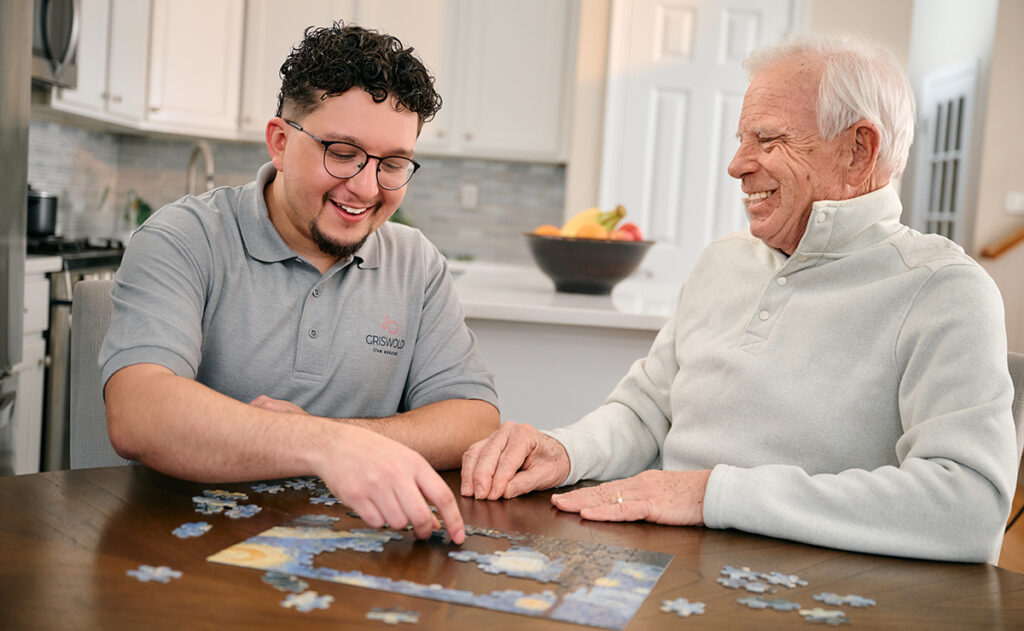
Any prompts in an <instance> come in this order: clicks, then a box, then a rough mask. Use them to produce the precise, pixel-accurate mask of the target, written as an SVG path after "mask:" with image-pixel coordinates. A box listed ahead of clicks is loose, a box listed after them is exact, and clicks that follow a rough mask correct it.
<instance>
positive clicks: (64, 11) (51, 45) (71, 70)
mask: <svg viewBox="0 0 1024 631" xmlns="http://www.w3.org/2000/svg"><path fill="white" fill-rule="evenodd" d="M32 3H33V5H34V10H33V14H34V15H33V20H32V82H33V83H37V84H41V85H54V86H59V87H62V88H73V87H75V85H76V84H77V83H78V63H77V60H76V53H77V52H78V33H79V30H80V26H81V25H80V21H81V18H82V7H81V0H33V2H32Z"/></svg>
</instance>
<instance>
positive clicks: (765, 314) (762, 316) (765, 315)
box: [757, 311, 772, 320]
mask: <svg viewBox="0 0 1024 631" xmlns="http://www.w3.org/2000/svg"><path fill="white" fill-rule="evenodd" d="M771 315H772V314H770V313H768V312H767V311H762V312H761V313H759V314H757V317H759V318H761V319H762V320H767V319H768V318H770V317H771Z"/></svg>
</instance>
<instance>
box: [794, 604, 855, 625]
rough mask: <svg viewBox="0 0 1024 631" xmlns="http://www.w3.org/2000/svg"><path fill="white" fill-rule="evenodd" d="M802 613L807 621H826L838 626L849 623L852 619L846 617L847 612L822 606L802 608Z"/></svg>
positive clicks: (828, 623)
mask: <svg viewBox="0 0 1024 631" xmlns="http://www.w3.org/2000/svg"><path fill="white" fill-rule="evenodd" d="M800 615H801V616H803V617H804V620H806V621H807V622H824V623H825V624H827V625H829V626H832V627H834V626H836V625H839V624H849V622H850V619H849V618H847V617H846V614H845V613H843V612H842V611H839V610H837V609H822V608H821V607H815V608H814V609H801V610H800Z"/></svg>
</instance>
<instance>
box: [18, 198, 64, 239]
mask: <svg viewBox="0 0 1024 631" xmlns="http://www.w3.org/2000/svg"><path fill="white" fill-rule="evenodd" d="M25 223H26V229H27V230H26V232H27V234H28V236H29V237H35V238H45V237H52V236H53V235H54V233H55V232H56V231H57V196H56V195H54V194H52V193H44V192H43V191H37V190H35V189H33V188H32V186H29V187H28V221H26V222H25Z"/></svg>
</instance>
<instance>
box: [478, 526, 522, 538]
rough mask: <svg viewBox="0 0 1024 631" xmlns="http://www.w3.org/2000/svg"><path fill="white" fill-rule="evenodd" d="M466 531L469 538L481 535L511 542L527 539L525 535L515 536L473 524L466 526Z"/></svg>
mask: <svg viewBox="0 0 1024 631" xmlns="http://www.w3.org/2000/svg"><path fill="white" fill-rule="evenodd" d="M465 529H466V536H467V537H469V536H470V535H480V536H483V537H490V538H491V539H508V540H509V541H522V540H524V539H526V537H524V536H523V535H513V534H509V533H507V532H502V531H500V530H495V529H494V528H482V527H480V526H473V525H471V524H466V526H465Z"/></svg>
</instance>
